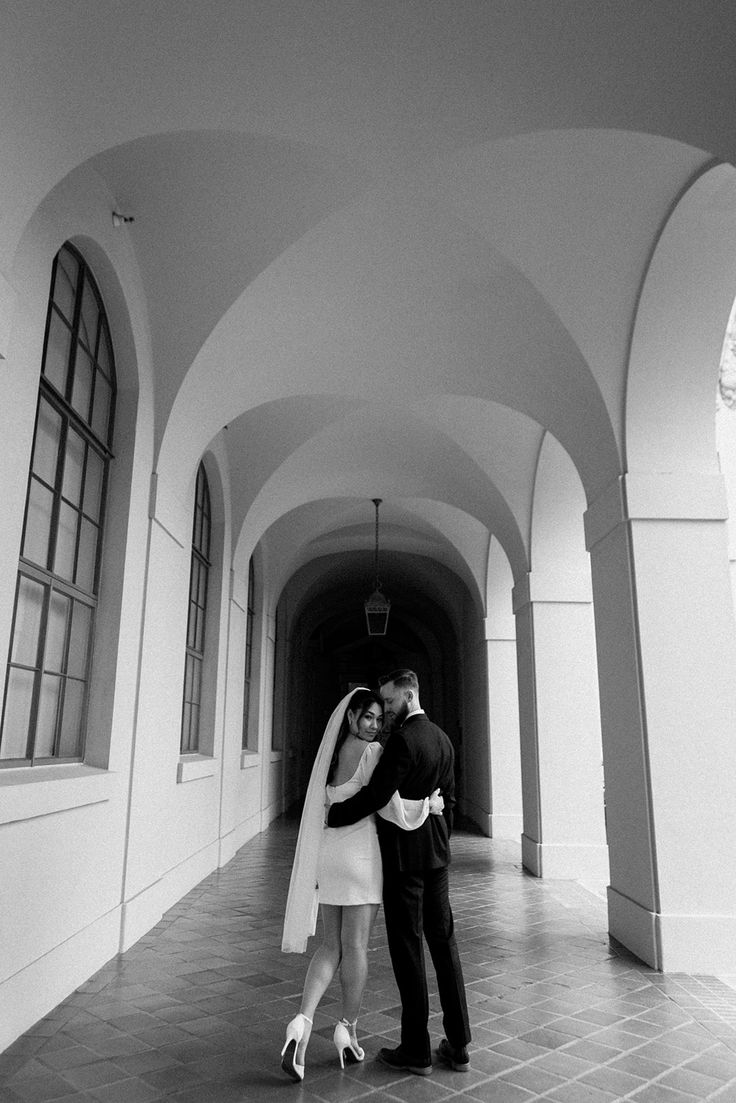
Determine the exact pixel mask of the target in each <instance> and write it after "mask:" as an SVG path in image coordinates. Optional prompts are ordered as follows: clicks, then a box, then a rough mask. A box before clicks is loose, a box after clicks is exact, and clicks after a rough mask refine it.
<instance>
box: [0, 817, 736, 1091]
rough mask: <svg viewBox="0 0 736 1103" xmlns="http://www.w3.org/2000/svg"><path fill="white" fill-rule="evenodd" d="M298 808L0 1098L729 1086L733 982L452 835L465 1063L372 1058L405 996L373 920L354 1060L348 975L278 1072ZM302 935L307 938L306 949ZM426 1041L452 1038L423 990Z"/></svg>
mask: <svg viewBox="0 0 736 1103" xmlns="http://www.w3.org/2000/svg"><path fill="white" fill-rule="evenodd" d="M296 827H297V824H296V821H295V820H294V819H293V818H291V817H288V816H286V817H281V818H280V819H279V820H277V821H276V822H275V823H273V824H272V825H271V826H270V827H269V828H268V829H267V830H266V831H264V832H263V833H262V834H261V835H259V836H257V837H256V838H254V839H252V840H251V841H250V842H248V843H247V844H246V845H245V846H244V847H243V848H242V849H241V850H240V851H239V853H238V854H237V855H236V857H235V858H234V859H233V860H232V861H231V862H230V863H229V864H228V865H226V866H225V867H224V868H223V869H221V870H220V871H218V872H216V873H213V874H211V875H210V876H209V877H207V878H206V879H205V880H204V881H202V883H201V884H199V885H198V886H197V887H196V888H195V889H194V890H193V891H191V892H190V893H189V894H188V895H187V896H185V897H184V898H183V899H182V900H181V901H180V902H179V903H178V904H177V905H176V906H175V907H174V908H172V909H171V910H170V911H169V912H167V913H166V915H165V916H164V917H163V919H162V921H161V922H160V923H159V924H158V925H157V926H156V927H155V928H154V929H153V930H152V931H150V932H149V933H148V934H147V935H146V936H145V937H143V938H142V939H141V940H140V941H139V942H138V943H137V944H136V945H135V946H133V947H132V948H131V949H130V950H129V951H128V952H127V953H125V954H123V955H121V956H119V957H118V958H116V959H114V960H113V961H111V962H110V963H108V964H107V965H106V966H105V967H104V968H103V969H101V970H100V971H99V972H98V973H97V974H96V975H95V976H94V977H92V978H91V980H90V981H89V982H88V983H86V984H85V985H84V986H83V987H82V988H80V989H79V990H78V991H77V992H75V993H74V994H73V995H72V996H70V997H69V998H68V999H67V1000H65V1001H64V1002H63V1003H62V1004H61V1005H60V1006H59V1007H57V1008H56V1009H55V1010H54V1011H52V1012H51V1013H50V1014H49V1015H48V1016H46V1018H44V1019H43V1020H41V1021H40V1022H39V1023H37V1024H36V1025H35V1026H34V1027H33V1028H32V1029H31V1030H29V1031H27V1033H26V1034H25V1035H23V1036H22V1037H21V1038H19V1039H18V1040H17V1042H15V1043H14V1044H13V1045H12V1046H11V1047H10V1049H9V1050H7V1052H6V1053H5V1054H3V1055H1V1056H0V1098H1V1099H2V1100H3V1103H16V1101H24V1103H37V1101H42V1100H58V1101H61V1100H89V1101H97V1103H153V1101H156V1100H162V1099H167V1100H176V1101H178V1103H235V1101H240V1103H249V1101H254V1103H255V1101H258V1103H262V1101H269V1100H270V1101H274V1103H280V1101H281V1100H287V1099H297V1098H298V1099H299V1100H301V1101H304V1100H315V1101H317V1100H321V1101H325V1103H334V1101H338V1100H348V1099H350V1100H354V1099H370V1100H389V1101H390V1100H396V1101H399V1100H403V1101H406V1103H409V1101H411V1103H416V1101H421V1100H428V1101H435V1100H444V1099H458V1098H462V1099H467V1100H494V1101H497V1103H521V1101H527V1100H536V1099H546V1100H555V1101H558V1103H577V1101H578V1100H580V1101H583V1100H585V1101H590V1103H595V1101H599V1103H603V1101H606V1100H617V1099H627V1100H628V1099H632V1100H638V1101H645V1100H646V1101H655V1100H656V1101H658V1103H687V1101H693V1100H705V1099H714V1100H715V1099H717V1100H721V1101H723V1103H726V1101H727V1100H736V991H734V990H733V989H732V988H731V987H730V986H729V985H728V984H726V983H725V982H724V981H722V980H719V979H717V978H715V977H706V976H687V975H683V974H669V975H664V974H661V973H658V972H655V971H653V970H651V969H650V968H648V967H647V966H644V965H643V964H642V963H640V962H639V961H638V960H637V959H635V958H633V957H631V956H630V955H629V954H628V953H627V952H626V951H624V950H623V949H621V948H619V947H616V946H614V945H611V944H610V943H609V938H608V935H607V931H606V912H605V903H604V901H603V899H602V898H599V897H598V895H597V894H594V893H591V892H589V891H588V890H587V889H585V888H583V887H582V886H581V885H579V884H577V883H575V882H572V881H544V880H542V879H537V878H534V877H531V876H529V875H528V874H526V873H524V871H523V870H522V867H521V861H520V856H519V855H518V853H517V847H516V846H515V845H514V844H511V843H508V842H501V841H496V842H494V841H492V840H489V839H487V838H485V837H482V836H480V835H477V834H472V833H469V832H463V831H459V832H457V833H456V835H455V837H454V842H453V867H452V896H453V906H454V910H455V918H456V927H457V932H458V939H459V943H460V950H461V954H462V959H463V964H464V968H465V976H466V984H467V990H468V1002H469V1005H470V1013H471V1022H472V1025H473V1033H474V1041H473V1045H472V1048H471V1069H470V1072H469V1073H468V1074H467V1075H465V1074H458V1073H455V1072H451V1071H450V1070H449V1069H445V1068H443V1067H442V1066H438V1065H435V1068H434V1072H433V1075H432V1076H431V1077H429V1078H427V1079H420V1078H418V1077H414V1076H411V1075H409V1074H397V1073H396V1072H394V1071H391V1070H389V1069H387V1068H385V1067H383V1066H382V1065H380V1064H378V1063H377V1062H376V1061H375V1059H374V1055H375V1054H376V1052H377V1051H378V1049H379V1047H380V1046H382V1045H386V1044H389V1045H391V1044H394V1043H395V1040H396V1039H397V1036H398V1025H399V1007H398V997H397V993H396V988H395V985H394V981H393V975H392V972H391V967H390V963H389V960H388V953H387V949H386V943H385V931H384V927H383V921H382V916H381V915H380V914H379V919H378V922H377V924H376V928H375V930H374V933H373V937H372V942H371V952H370V975H369V982H368V989H367V992H366V997H365V1000H364V1008H363V1014H362V1017H361V1020H360V1023H359V1036H360V1039H361V1042H362V1044H363V1045H364V1047H365V1050H366V1060H365V1062H364V1063H363V1064H360V1065H352V1066H348V1067H346V1068H345V1070H344V1071H340V1068H339V1066H338V1063H337V1058H336V1055H335V1051H334V1048H333V1046H332V1041H331V1033H332V1027H333V1025H334V1021H335V1019H336V1017H337V1016H338V1007H339V1005H338V1002H337V1001H338V1000H339V990H338V988H337V986H336V985H333V987H331V988H330V989H329V990H328V992H327V994H326V996H325V999H324V1000H323V1002H322V1005H321V1007H320V1009H319V1012H318V1017H317V1019H316V1020H315V1031H314V1034H313V1036H312V1043H311V1045H310V1048H309V1052H308V1055H307V1072H306V1079H305V1081H304V1083H303V1084H302V1085H300V1086H298V1085H295V1084H293V1083H292V1082H291V1081H289V1080H287V1079H286V1077H285V1076H284V1074H283V1073H282V1072H281V1070H280V1067H279V1051H280V1048H281V1045H282V1042H283V1035H284V1027H285V1024H286V1022H287V1021H288V1020H289V1019H290V1018H291V1017H292V1016H293V1015H294V1014H295V1013H296V1011H297V1010H298V1007H299V996H300V992H301V985H302V981H303V977H304V973H305V971H306V967H307V963H308V960H309V955H285V954H282V953H281V951H280V938H281V920H282V914H283V907H284V903H285V899H286V891H287V886H288V879H289V871H290V866H291V858H292V854H293V850H294V844H295V840H296ZM311 945H312V944H311V943H310V949H311ZM430 991H431V992H432V1018H431V1020H430V1029H431V1031H432V1036H433V1044H435V1045H436V1043H437V1042H438V1041H439V1039H440V1038H441V1037H442V1024H441V1015H440V1013H439V1005H438V1003H437V998H436V992H435V990H434V988H433V987H432V974H431V969H430Z"/></svg>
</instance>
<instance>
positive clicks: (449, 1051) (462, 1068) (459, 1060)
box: [437, 1038, 470, 1072]
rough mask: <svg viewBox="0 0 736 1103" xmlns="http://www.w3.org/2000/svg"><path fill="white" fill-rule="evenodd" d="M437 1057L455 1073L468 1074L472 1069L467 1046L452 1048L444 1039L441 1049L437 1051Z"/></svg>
mask: <svg viewBox="0 0 736 1103" xmlns="http://www.w3.org/2000/svg"><path fill="white" fill-rule="evenodd" d="M437 1056H438V1057H439V1059H440V1061H444V1063H445V1064H446V1065H449V1066H450V1068H451V1069H454V1070H455V1072H467V1071H468V1069H469V1068H470V1058H469V1057H468V1047H467V1046H458V1047H455V1046H451V1045H450V1043H449V1042H448V1041H447V1038H443V1039H442V1041H441V1042H440V1045H439V1049H438V1050H437Z"/></svg>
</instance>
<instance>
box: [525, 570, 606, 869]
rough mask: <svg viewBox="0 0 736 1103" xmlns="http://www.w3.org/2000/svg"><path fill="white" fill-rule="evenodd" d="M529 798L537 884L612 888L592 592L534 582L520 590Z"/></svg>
mask: <svg viewBox="0 0 736 1103" xmlns="http://www.w3.org/2000/svg"><path fill="white" fill-rule="evenodd" d="M514 611H515V613H516V620H517V640H518V641H519V648H518V652H519V716H520V722H521V748H522V751H521V759H522V778H523V792H524V832H523V835H522V858H523V861H524V865H525V867H526V868H527V869H528V870H529V871H530V872H532V873H534V874H536V875H537V876H544V877H558V878H575V879H578V880H585V881H587V882H591V883H593V884H596V885H600V888H601V889H603V887H604V886H605V885H606V884H607V883H608V852H607V847H606V838H605V823H604V814H603V769H602V751H601V736H600V715H599V707H598V686H597V678H596V663H595V646H594V645H595V637H594V630H593V614H592V606H591V601H590V587H589V584H588V583H587V580H585V579H581V580H577V581H576V580H571V581H570V582H569V583H568V586H567V588H566V593H565V594H564V595H563V594H561V593H560V591H559V586H556V587H554V593H552V592H549V590H548V588H547V587H545V585H544V584H543V583H542V584H541V585H535V579H534V576H533V574H529V575H527V577H526V579H525V580H523V581H522V582H521V583H517V585H516V587H515V588H514Z"/></svg>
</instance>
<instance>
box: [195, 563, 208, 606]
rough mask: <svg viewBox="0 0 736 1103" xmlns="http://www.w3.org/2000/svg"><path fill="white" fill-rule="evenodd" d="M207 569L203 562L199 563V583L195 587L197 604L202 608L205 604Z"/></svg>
mask: <svg viewBox="0 0 736 1103" xmlns="http://www.w3.org/2000/svg"><path fill="white" fill-rule="evenodd" d="M208 574H209V571H208V569H207V567H206V566H205V564H204V563H200V567H199V579H198V582H199V585H198V588H197V605H199V606H200V607H201V608H202V609H204V607H205V605H206V604H207V576H208Z"/></svg>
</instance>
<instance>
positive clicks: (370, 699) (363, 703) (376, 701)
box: [327, 689, 383, 785]
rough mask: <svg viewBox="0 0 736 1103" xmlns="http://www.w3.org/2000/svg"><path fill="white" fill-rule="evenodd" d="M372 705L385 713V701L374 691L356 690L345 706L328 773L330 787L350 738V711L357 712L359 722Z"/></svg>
mask: <svg viewBox="0 0 736 1103" xmlns="http://www.w3.org/2000/svg"><path fill="white" fill-rule="evenodd" d="M371 705H378V707H379V708H380V710H381V712H383V701H382V700H381V698H380V697H379V696H378V694H377V693H374V692H373V690H372V689H356V691H355V693H354V694H353V696H352V697H351V698H350V700H349V701H348V703H347V705H346V706H345V714H344V716H343V718H342V723H341V724H340V730H339V732H338V733H337V740H336V742H335V750H334V751H333V754H332V761H331V762H330V768H329V770H328V771H327V784H328V785H330V784H331V782H332V779H333V777H334V776H335V770H336V769H337V760H338V758H339V757H340V748H341V747H342V745H343V743H344V742H345V740H346V739H347V737H348V733H349V732H350V721H349V720H348V711H350V712H356V713H357V714H358V716H357V718H358V720H360V719H361V717H362V716H364V714H365V713H366V712H367V711H368V709H369V708H370V707H371Z"/></svg>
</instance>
